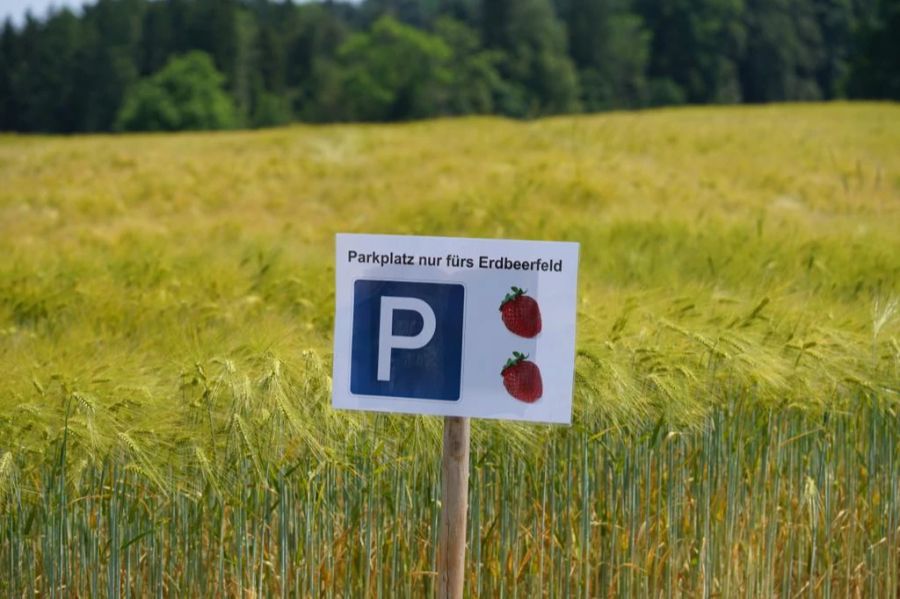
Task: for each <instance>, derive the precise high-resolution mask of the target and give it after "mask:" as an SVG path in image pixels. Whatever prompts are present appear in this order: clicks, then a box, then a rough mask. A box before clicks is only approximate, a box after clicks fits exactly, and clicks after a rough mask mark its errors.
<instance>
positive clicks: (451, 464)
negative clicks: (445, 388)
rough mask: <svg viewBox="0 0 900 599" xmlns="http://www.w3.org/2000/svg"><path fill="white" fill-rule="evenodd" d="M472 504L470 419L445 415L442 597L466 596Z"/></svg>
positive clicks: (439, 560)
mask: <svg viewBox="0 0 900 599" xmlns="http://www.w3.org/2000/svg"><path fill="white" fill-rule="evenodd" d="M468 506H469V419H468V418H461V417H459V416H446V417H444V454H443V456H442V458H441V529H440V530H439V531H438V557H437V571H438V587H437V597H438V599H462V596H463V586H464V584H465V576H464V574H465V566H466V512H467V510H468Z"/></svg>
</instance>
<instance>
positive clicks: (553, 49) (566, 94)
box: [482, 0, 579, 117]
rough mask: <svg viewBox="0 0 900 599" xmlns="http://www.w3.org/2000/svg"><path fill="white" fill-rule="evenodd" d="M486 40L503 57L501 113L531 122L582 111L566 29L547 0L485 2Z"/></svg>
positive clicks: (488, 46) (499, 100)
mask: <svg viewBox="0 0 900 599" xmlns="http://www.w3.org/2000/svg"><path fill="white" fill-rule="evenodd" d="M482 35H483V39H484V43H485V46H486V47H487V48H488V49H491V50H494V51H497V52H499V53H500V56H501V59H500V64H499V70H500V73H501V75H502V76H503V78H504V79H505V80H506V86H505V89H504V91H503V92H502V93H501V94H500V95H499V97H498V98H497V102H496V105H497V108H498V110H499V111H500V112H502V113H504V114H507V115H511V116H517V117H532V116H540V115H545V114H555V113H561V112H572V111H575V110H578V108H579V104H578V77H577V74H576V72H575V67H574V65H573V64H572V60H571V59H570V58H569V55H568V54H567V49H566V34H565V28H564V27H563V25H562V23H560V21H559V19H557V18H556V14H555V13H554V12H553V7H552V6H551V5H550V3H549V2H548V0H485V2H484V8H483V21H482Z"/></svg>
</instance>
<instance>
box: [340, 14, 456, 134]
mask: <svg viewBox="0 0 900 599" xmlns="http://www.w3.org/2000/svg"><path fill="white" fill-rule="evenodd" d="M338 56H339V61H340V65H341V67H342V72H341V74H340V100H339V104H340V108H339V110H340V116H341V118H343V119H347V120H366V121H388V120H401V119H414V118H423V117H427V116H431V115H435V114H441V113H442V112H444V111H445V109H446V96H447V85H448V84H449V82H450V80H451V74H450V70H449V68H448V66H447V63H448V61H449V59H450V56H451V51H450V48H449V47H448V46H447V44H445V43H444V42H443V41H442V40H441V39H440V38H438V37H436V36H433V35H430V34H428V33H425V32H423V31H419V30H418V29H415V28H413V27H409V26H407V25H403V24H402V23H400V22H398V21H397V20H395V19H394V18H392V17H382V18H380V19H379V20H378V21H376V22H375V24H374V25H373V26H372V29H371V31H369V32H367V33H356V34H354V35H352V36H350V38H349V39H348V40H347V41H346V42H345V43H344V45H343V46H341V48H340V50H339V52H338Z"/></svg>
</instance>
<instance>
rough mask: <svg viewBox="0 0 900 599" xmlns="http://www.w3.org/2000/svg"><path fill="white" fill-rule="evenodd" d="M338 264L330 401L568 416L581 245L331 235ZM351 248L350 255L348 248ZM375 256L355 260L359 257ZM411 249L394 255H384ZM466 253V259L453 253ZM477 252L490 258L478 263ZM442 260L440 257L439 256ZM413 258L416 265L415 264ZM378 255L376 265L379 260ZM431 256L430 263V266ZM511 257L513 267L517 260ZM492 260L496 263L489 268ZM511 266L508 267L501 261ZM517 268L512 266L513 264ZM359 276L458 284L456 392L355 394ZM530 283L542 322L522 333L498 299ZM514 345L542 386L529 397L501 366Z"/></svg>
mask: <svg viewBox="0 0 900 599" xmlns="http://www.w3.org/2000/svg"><path fill="white" fill-rule="evenodd" d="M335 249H336V262H335V320H334V369H333V379H332V382H333V393H332V405H333V406H334V407H335V408H341V409H350V410H366V411H376V412H397V413H406V414H430V415H438V416H470V417H476V418H495V419H506V420H527V421H535V422H547V423H561V424H568V423H570V422H571V417H572V389H573V383H574V367H575V325H576V301H577V281H578V250H579V245H578V244H577V243H574V242H551V241H522V240H498V239H469V238H456V237H418V236H399V235H357V234H337V236H336V243H335ZM351 250H352V251H354V252H356V253H357V259H356V260H353V261H351V260H349V259H348V256H349V252H350V251H351ZM361 254H364V255H366V256H372V257H374V258H375V260H376V261H375V262H374V263H373V262H371V261H368V262H359V261H358V258H359V255H361ZM392 254H393V256H395V257H396V256H397V255H404V254H405V255H406V256H412V258H413V263H412V264H409V258H406V259H405V260H401V261H400V262H401V263H394V261H396V258H394V260H391V258H390V257H391V255H392ZM448 256H456V257H458V258H460V259H461V260H462V261H463V262H464V261H465V259H471V260H472V261H473V265H472V267H468V265H466V264H463V265H462V266H460V262H459V261H456V260H453V261H452V262H451V264H450V265H449V266H448ZM482 257H485V258H486V259H488V260H495V261H496V260H500V263H497V262H493V263H490V264H491V266H492V267H491V268H480V267H479V264H480V263H481V264H482V265H484V264H487V263H484V262H481V260H482ZM439 258H440V260H438V259H439ZM420 259H421V261H422V263H421V264H420ZM379 261H380V262H382V263H379ZM436 262H438V263H437V264H435V263H436ZM516 263H518V265H517V264H516ZM493 266H500V268H494V267H493ZM504 266H508V267H509V268H503V267H504ZM516 266H518V268H516ZM360 279H369V280H385V281H404V282H423V283H427V282H436V283H457V284H462V285H463V286H464V288H465V307H464V321H463V328H464V330H463V356H462V373H461V377H462V379H461V385H460V398H459V400H456V401H452V400H441V399H438V400H434V399H417V398H407V397H387V396H379V395H358V394H354V393H352V392H351V390H350V375H351V372H350V369H351V344H352V336H353V305H354V298H353V293H354V282H355V281H357V280H360ZM513 286H516V287H520V288H522V289H525V290H527V295H528V296H530V297H532V298H534V299H535V300H536V301H537V302H538V305H539V306H540V311H541V320H542V330H541V332H540V333H539V334H538V335H537V336H536V337H534V338H531V339H527V338H523V337H519V336H517V335H515V334H513V333H512V332H510V331H509V330H508V329H507V328H506V326H505V325H504V323H503V321H502V318H501V312H500V309H499V308H500V303H501V301H502V300H503V298H504V296H505V294H506V293H508V292H509V291H510V288H511V287H513ZM514 351H518V352H521V353H524V354H527V355H528V360H529V361H532V362H533V363H535V364H537V365H538V367H539V368H540V372H541V378H542V381H543V394H542V396H541V397H540V398H539V399H538V400H537V401H535V402H534V403H526V402H523V401H519V400H517V399H514V398H513V397H512V396H511V395H510V394H509V392H508V391H507V390H506V389H505V387H504V385H503V377H502V376H501V370H502V369H503V367H504V364H505V362H506V360H507V359H508V358H510V357H511V356H512V353H513V352H514Z"/></svg>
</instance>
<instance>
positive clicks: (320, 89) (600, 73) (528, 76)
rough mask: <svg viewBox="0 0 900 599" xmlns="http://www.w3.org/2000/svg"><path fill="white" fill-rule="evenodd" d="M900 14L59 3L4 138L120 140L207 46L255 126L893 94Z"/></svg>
mask: <svg viewBox="0 0 900 599" xmlns="http://www.w3.org/2000/svg"><path fill="white" fill-rule="evenodd" d="M897 6H898V5H897V2H896V0H871V1H866V2H859V1H855V0H746V1H744V0H667V1H665V2H660V1H657V0H441V1H440V2H418V1H414V0H365V1H363V2H333V1H324V0H322V1H313V2H300V3H295V2H277V1H276V0H254V1H253V2H244V1H242V0H169V1H167V2H155V1H153V0H96V3H95V4H93V5H89V6H88V7H87V8H86V9H85V10H84V11H82V13H81V14H79V15H75V14H73V13H72V12H70V11H67V10H60V11H51V12H50V13H48V14H47V15H46V18H43V19H35V18H33V17H31V16H29V17H28V18H27V19H26V20H25V22H24V24H23V25H22V26H20V27H18V28H16V27H13V26H12V24H11V23H9V22H7V23H6V24H5V25H4V27H3V28H2V30H0V130H15V131H54V132H76V131H109V130H112V129H113V128H114V125H115V119H116V115H117V114H118V113H119V112H120V111H121V110H122V107H123V102H124V99H125V94H126V92H127V90H129V89H131V88H132V87H133V86H134V85H135V83H136V82H137V81H138V80H140V79H141V78H147V77H149V76H151V75H152V74H153V73H156V72H158V71H159V70H161V69H162V68H163V67H164V66H165V65H166V64H167V63H168V61H169V60H170V59H172V58H173V57H176V56H180V55H183V54H185V53H187V52H190V51H194V50H196V51H202V52H205V53H207V54H209V55H210V56H211V57H212V59H213V62H214V64H215V67H216V69H217V70H218V71H219V72H220V73H222V75H223V76H224V78H225V82H224V85H225V89H226V90H227V92H228V94H229V95H230V96H231V99H232V102H233V103H234V105H235V114H236V116H235V120H236V124H237V125H238V126H247V127H259V126H270V125H276V124H282V123H286V122H288V121H293V120H298V119H299V120H304V121H314V122H333V121H339V120H360V119H371V120H380V121H381V120H409V119H418V118H426V117H434V116H442V115H448V114H450V115H458V114H472V113H478V114H485V113H492V114H501V115H505V116H513V117H525V118H527V117H534V116H538V115H547V114H559V113H569V112H575V111H587V112H594V111H600V110H611V109H630V108H641V107H646V106H662V105H670V104H682V103H685V102H690V103H694V104H698V103H713V102H714V103H738V102H778V101H791V100H812V99H835V98H842V97H848V96H849V97H863V98H895V99H896V98H897V97H898V94H897V91H896V90H897V87H898V83H897V81H898V72H900V66H898V64H897V60H896V58H895V57H896V56H898V55H900V52H897V51H896V47H895V46H896V42H895V41H894V38H896V36H895V35H893V33H894V32H895V31H896V29H897V19H898V16H897V15H898V14H900V9H898V8H897ZM366 49H369V50H372V53H373V54H372V55H370V54H369V53H367V52H365V51H364V50H366ZM407 50H408V51H409V53H408V54H407V53H406V51H407ZM385 61H396V64H394V63H392V64H391V67H392V69H393V68H394V67H395V68H396V73H394V72H392V69H388V68H385V64H387V63H386V62H385ZM432 67H433V68H432ZM370 69H374V71H373V72H371V73H370ZM147 96H148V98H147V99H148V100H149V99H151V98H155V99H157V100H159V97H158V94H156V95H154V94H147ZM158 112H160V113H165V112H167V109H165V107H161V108H160V109H159V111H158Z"/></svg>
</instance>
